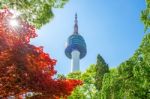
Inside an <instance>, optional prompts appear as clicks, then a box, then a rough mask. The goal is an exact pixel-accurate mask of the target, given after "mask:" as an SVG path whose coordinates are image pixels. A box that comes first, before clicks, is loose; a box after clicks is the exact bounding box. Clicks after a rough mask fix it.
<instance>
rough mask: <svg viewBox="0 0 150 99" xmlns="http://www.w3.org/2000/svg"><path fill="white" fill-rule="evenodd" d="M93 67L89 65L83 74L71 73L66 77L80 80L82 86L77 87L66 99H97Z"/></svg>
mask: <svg viewBox="0 0 150 99" xmlns="http://www.w3.org/2000/svg"><path fill="white" fill-rule="evenodd" d="M95 73H96V72H95V65H90V66H89V68H88V69H87V70H86V71H85V72H83V73H82V72H73V73H70V74H68V75H67V78H68V79H69V78H70V79H80V80H82V81H83V85H82V86H79V87H77V88H76V89H75V90H74V91H73V92H72V94H71V95H70V96H69V97H68V99H98V96H97V95H96V94H97V90H96V88H95V85H94V83H95Z"/></svg>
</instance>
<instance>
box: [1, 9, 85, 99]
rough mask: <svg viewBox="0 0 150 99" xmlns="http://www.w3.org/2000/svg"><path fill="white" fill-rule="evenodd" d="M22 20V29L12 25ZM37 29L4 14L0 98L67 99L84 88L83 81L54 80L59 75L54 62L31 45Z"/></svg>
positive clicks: (40, 49)
mask: <svg viewBox="0 0 150 99" xmlns="http://www.w3.org/2000/svg"><path fill="white" fill-rule="evenodd" d="M14 19H15V20H18V23H19V25H18V26H12V25H10V24H9V23H10V21H11V20H14ZM36 36H37V34H36V33H35V28H34V27H33V26H31V25H29V24H28V23H27V22H26V21H24V20H22V19H21V18H20V17H19V16H17V17H15V15H14V14H13V13H12V12H11V11H9V10H7V9H4V10H1V11H0V97H8V96H16V97H17V96H19V95H22V94H24V93H26V92H34V93H38V95H37V96H35V97H36V99H38V98H39V99H45V98H46V99H53V98H56V97H57V98H59V97H67V96H68V95H70V94H71V92H72V91H73V89H74V88H75V87H76V86H77V85H80V84H82V82H81V81H79V80H67V79H64V80H61V79H53V75H54V74H56V71H55V70H54V65H55V64H56V60H54V59H51V58H50V56H49V55H48V54H47V53H44V52H43V48H42V47H36V46H34V45H31V44H29V42H30V39H31V38H35V37H36Z"/></svg>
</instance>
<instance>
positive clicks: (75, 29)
mask: <svg viewBox="0 0 150 99" xmlns="http://www.w3.org/2000/svg"><path fill="white" fill-rule="evenodd" d="M77 18H78V17H77V13H76V14H75V20H74V23H75V24H74V34H78V19H77Z"/></svg>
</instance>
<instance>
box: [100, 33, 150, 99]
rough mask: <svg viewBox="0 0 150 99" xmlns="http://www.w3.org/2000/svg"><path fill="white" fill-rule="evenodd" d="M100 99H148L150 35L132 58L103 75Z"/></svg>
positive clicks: (149, 87)
mask: <svg viewBox="0 0 150 99" xmlns="http://www.w3.org/2000/svg"><path fill="white" fill-rule="evenodd" d="M102 93H103V94H102V97H101V98H102V99H105V98H108V99H109V98H110V99H121V98H126V99H150V34H147V35H146V36H145V37H144V39H143V41H142V44H141V46H140V47H139V49H138V50H137V51H136V52H135V54H134V55H133V57H131V58H130V59H129V60H127V61H125V62H123V63H122V64H120V66H119V67H118V68H116V69H114V70H111V72H110V73H108V74H107V75H105V77H104V79H103V87H102Z"/></svg>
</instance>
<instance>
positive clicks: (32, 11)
mask: <svg viewBox="0 0 150 99" xmlns="http://www.w3.org/2000/svg"><path fill="white" fill-rule="evenodd" d="M67 1H68V0H0V8H1V9H2V8H4V7H6V8H8V9H13V10H16V11H18V12H20V13H21V15H20V17H22V18H24V19H26V20H27V21H28V22H29V23H30V24H32V25H34V26H35V27H36V28H40V27H41V26H42V25H44V24H46V23H48V22H49V21H50V19H52V18H53V16H54V15H53V11H52V9H53V8H62V7H63V6H64V5H65V4H66V2H67Z"/></svg>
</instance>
